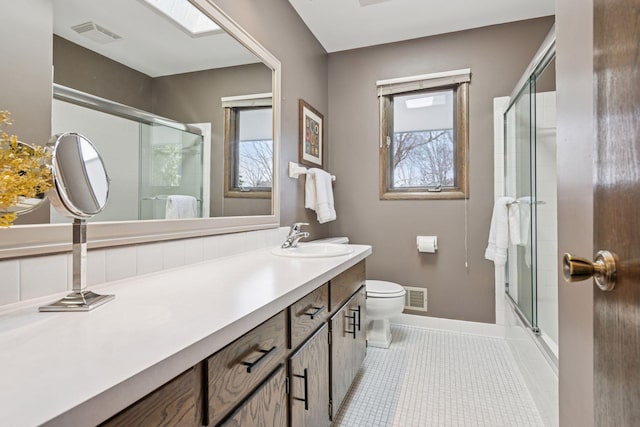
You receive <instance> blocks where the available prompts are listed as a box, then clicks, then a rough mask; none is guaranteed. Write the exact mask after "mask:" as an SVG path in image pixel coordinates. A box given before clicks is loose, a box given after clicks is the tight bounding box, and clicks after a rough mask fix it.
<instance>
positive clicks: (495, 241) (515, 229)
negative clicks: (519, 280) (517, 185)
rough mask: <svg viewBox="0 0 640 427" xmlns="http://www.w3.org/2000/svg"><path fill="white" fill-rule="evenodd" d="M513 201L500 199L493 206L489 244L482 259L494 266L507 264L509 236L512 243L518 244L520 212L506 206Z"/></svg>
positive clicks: (510, 198) (511, 199) (504, 198)
mask: <svg viewBox="0 0 640 427" xmlns="http://www.w3.org/2000/svg"><path fill="white" fill-rule="evenodd" d="M514 201H515V199H514V198H513V197H500V198H498V200H496V202H495V204H494V206H493V215H492V217H491V228H490V230H489V242H488V245H487V249H486V250H485V252H484V257H485V258H486V259H488V260H490V261H493V262H494V263H495V264H496V266H498V265H505V264H506V263H507V249H508V248H509V235H511V242H512V243H514V244H518V243H519V242H520V221H519V217H520V212H519V211H520V210H519V209H517V207H515V206H514V207H513V208H511V209H509V205H508V204H509V203H512V202H514Z"/></svg>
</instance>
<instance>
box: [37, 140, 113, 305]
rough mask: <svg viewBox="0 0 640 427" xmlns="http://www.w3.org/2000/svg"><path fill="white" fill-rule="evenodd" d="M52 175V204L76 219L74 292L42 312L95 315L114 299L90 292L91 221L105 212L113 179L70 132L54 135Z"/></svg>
mask: <svg viewBox="0 0 640 427" xmlns="http://www.w3.org/2000/svg"><path fill="white" fill-rule="evenodd" d="M49 145H52V146H53V150H52V162H51V163H52V164H51V172H52V174H53V178H54V181H55V186H54V188H53V189H51V190H49V191H48V192H47V196H48V197H49V199H50V200H51V204H52V205H53V207H55V208H56V209H57V210H58V211H60V212H61V213H62V214H64V215H66V216H68V217H71V218H73V224H72V230H73V280H72V284H73V287H72V292H71V293H70V294H69V295H67V296H66V297H64V298H62V299H61V300H59V301H56V302H54V303H52V304H49V305H45V306H43V307H40V308H39V310H40V311H91V310H93V309H94V308H96V307H100V306H101V305H103V304H105V303H107V302H109V301H111V300H112V299H114V298H115V296H114V295H98V294H96V293H95V292H92V291H89V290H87V220H86V218H91V217H92V216H94V215H96V214H97V213H99V212H100V211H102V209H104V207H105V205H106V203H107V199H108V196H109V176H108V175H107V171H106V169H105V168H104V163H103V161H102V158H101V157H100V154H99V153H98V151H97V150H96V148H95V146H94V145H93V144H92V143H91V141H89V140H88V139H87V138H85V137H84V136H82V135H80V134H77V133H74V132H67V133H63V134H59V135H54V136H53V137H52V139H51V140H50V141H49Z"/></svg>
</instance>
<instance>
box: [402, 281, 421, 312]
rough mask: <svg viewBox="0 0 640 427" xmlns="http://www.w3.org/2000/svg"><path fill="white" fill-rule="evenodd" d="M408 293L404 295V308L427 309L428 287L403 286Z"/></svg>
mask: <svg viewBox="0 0 640 427" xmlns="http://www.w3.org/2000/svg"><path fill="white" fill-rule="evenodd" d="M403 287H404V289H405V290H406V291H407V293H406V294H405V296H404V308H405V309H408V310H416V311H424V312H426V311H427V289H426V288H413V287H410V286H403Z"/></svg>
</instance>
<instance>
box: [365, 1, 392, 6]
mask: <svg viewBox="0 0 640 427" xmlns="http://www.w3.org/2000/svg"><path fill="white" fill-rule="evenodd" d="M358 1H359V2H360V6H362V7H365V6H371V5H372V4H377V3H384V2H386V1H389V0H358Z"/></svg>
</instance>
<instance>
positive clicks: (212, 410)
mask: <svg viewBox="0 0 640 427" xmlns="http://www.w3.org/2000/svg"><path fill="white" fill-rule="evenodd" d="M286 320H287V319H286V314H285V312H284V311H282V312H280V313H279V314H277V315H276V316H274V317H272V318H271V319H269V320H267V321H266V322H264V323H262V324H261V325H259V326H258V327H256V328H254V329H252V330H251V331H249V332H247V333H246V334H245V335H243V336H241V337H240V338H238V339H237V340H235V341H234V342H232V343H231V344H229V345H227V346H226V347H225V348H223V349H222V350H220V351H218V352H217V353H216V354H214V355H213V356H211V357H209V358H208V359H207V384H206V386H207V388H206V391H207V395H208V410H207V415H208V417H207V418H208V423H207V424H208V425H218V424H219V423H220V422H221V421H222V419H223V418H225V417H226V416H227V415H228V414H229V413H230V412H231V411H232V410H234V408H236V407H237V406H238V405H240V404H241V403H242V402H243V401H244V400H245V399H246V398H247V397H248V396H249V395H250V394H251V393H252V392H253V391H254V390H255V389H256V388H257V387H258V385H260V384H261V383H262V381H263V380H265V379H266V378H267V377H268V376H269V375H270V374H271V373H272V372H273V371H274V370H275V368H276V367H277V366H278V365H279V364H281V363H283V361H284V359H285V356H286V354H287V348H286V347H287V345H286V342H287V340H286V331H287V323H286ZM256 405H257V406H258V407H259V406H260V405H259V404H256Z"/></svg>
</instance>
